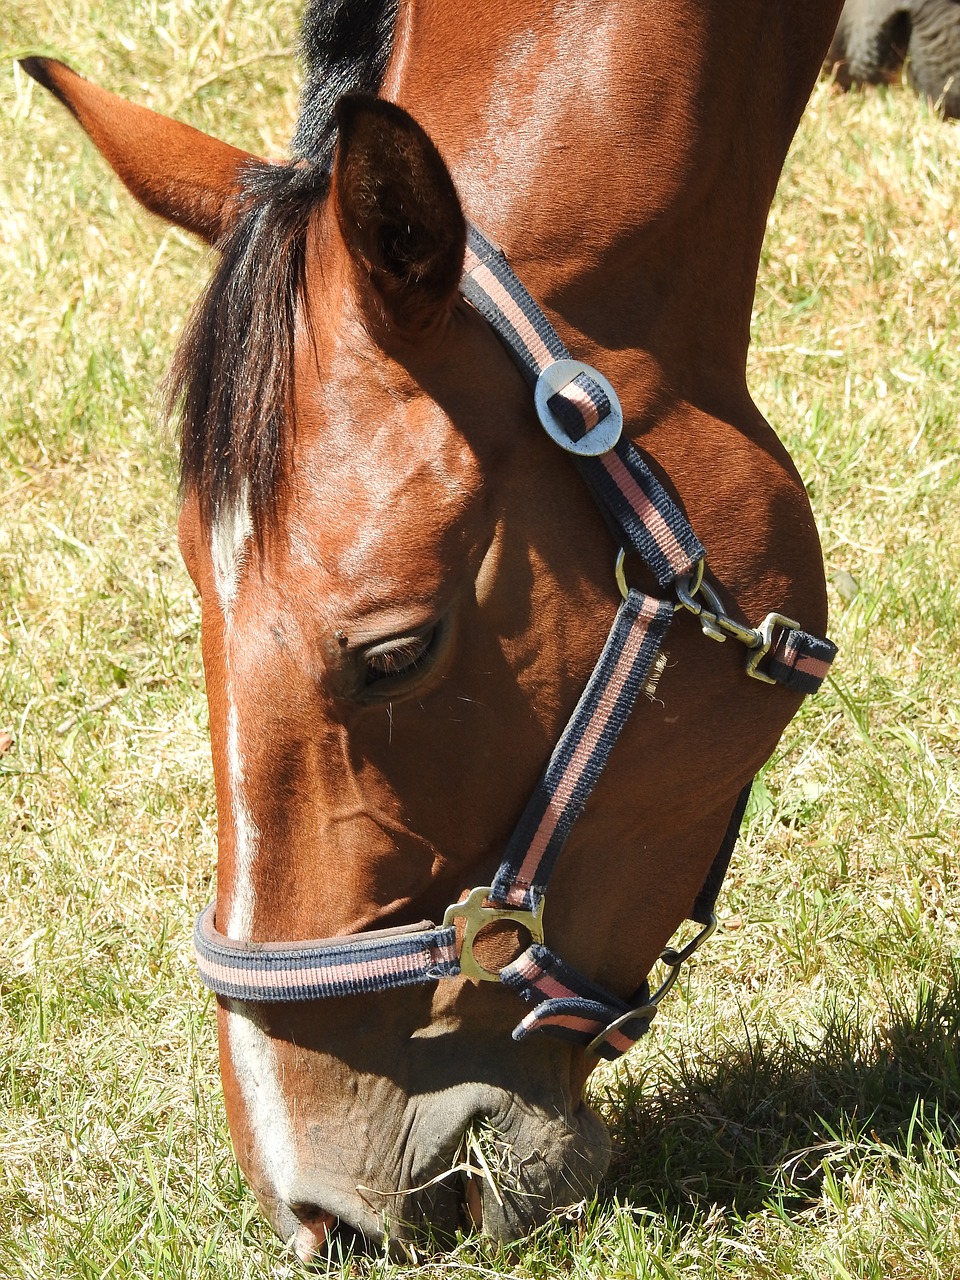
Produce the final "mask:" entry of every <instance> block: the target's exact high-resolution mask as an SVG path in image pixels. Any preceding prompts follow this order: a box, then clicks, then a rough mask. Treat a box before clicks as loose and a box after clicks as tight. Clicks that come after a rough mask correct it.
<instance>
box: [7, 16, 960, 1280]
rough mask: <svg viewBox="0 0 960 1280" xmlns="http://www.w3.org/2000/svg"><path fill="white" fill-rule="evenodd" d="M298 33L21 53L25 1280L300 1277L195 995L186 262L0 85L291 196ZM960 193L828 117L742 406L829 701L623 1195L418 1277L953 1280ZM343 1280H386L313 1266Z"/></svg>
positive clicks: (871, 106) (957, 169)
mask: <svg viewBox="0 0 960 1280" xmlns="http://www.w3.org/2000/svg"><path fill="white" fill-rule="evenodd" d="M295 8H296V6H294V5H293V4H290V3H287V2H286V0H281V3H279V4H277V3H275V4H273V5H272V6H270V7H269V8H267V7H266V6H262V5H261V4H260V3H259V0H236V2H234V0H219V2H218V3H211V2H210V0H164V2H163V3H160V2H159V0H138V2H137V3H134V0H110V2H109V3H106V0H67V2H66V3H63V4H57V5H54V4H53V3H52V0H31V3H30V5H29V6H27V4H26V3H25V0H24V3H22V4H20V0H14V5H13V8H12V10H11V9H10V7H9V6H8V7H6V8H5V9H4V10H3V12H2V15H0V48H2V51H3V55H4V56H3V62H2V68H0V99H2V101H0V130H2V147H3V155H4V166H3V169H2V172H0V291H2V296H3V300H4V305H3V311H2V316H0V338H2V345H0V352H2V355H0V358H2V361H3V373H2V376H0V424H2V425H0V459H2V465H0V584H2V590H0V605H2V608H3V623H2V631H0V653H2V659H0V735H2V734H3V733H4V732H6V733H8V734H9V735H11V736H12V738H13V743H12V745H11V746H9V747H8V748H7V749H6V750H4V751H2V754H0V822H2V829H3V832H4V851H3V857H2V861H0V1044H2V1046H3V1049H2V1056H0V1157H2V1158H0V1223H2V1224H3V1225H2V1227H0V1274H3V1275H4V1276H6V1277H10V1280H27V1278H30V1280H33V1278H34V1277H40V1276H41V1275H42V1276H43V1277H44V1280H52V1278H54V1277H63V1278H64V1280H77V1278H78V1277H79V1278H82V1280H87V1278H88V1277H89V1278H91V1280H93V1278H94V1277H96V1278H98V1280H105V1278H107V1277H111V1278H113V1277H115V1278H116V1280H121V1278H122V1277H142V1276H143V1277H146V1276H149V1277H157V1278H162V1280H173V1278H174V1277H198V1276H201V1275H202V1276H204V1277H213V1278H215V1277H224V1278H225V1280H226V1278H228V1277H229V1278H230V1280H236V1278H238V1277H247V1276H250V1277H261V1276H277V1277H280V1276H287V1275H291V1276H293V1275H296V1274H297V1273H298V1271H299V1268H298V1267H297V1265H296V1264H294V1263H293V1262H292V1261H290V1260H289V1259H288V1258H287V1257H285V1255H284V1253H283V1251H282V1249H281V1247H280V1245H279V1244H278V1243H277V1242H276V1241H275V1240H274V1238H273V1236H272V1235H271V1233H270V1232H269V1230H268V1229H267V1228H266V1227H265V1225H264V1224H263V1222H262V1220H261V1218H260V1217H259V1215H258V1213H257V1211H256V1208H255V1205H254V1203H253V1200H252V1197H251V1196H250V1194H249V1192H248V1191H247V1190H246V1189H245V1187H244V1186H243V1184H242V1181H241V1179H240V1178H239V1176H238V1173H237V1170H236V1167H235V1164H234V1162H233V1159H232V1156H231V1154H230V1148H229V1141H228V1136H227V1133H226V1128H225V1124H224V1120H223V1115H222V1109H221V1104H220V1100H219V1080H218V1073H217V1065H216V1049H215V1042H214V1030H213V1020H212V1015H211V1010H210V1008H209V1006H208V1004H207V1003H206V1002H205V1001H204V999H203V998H202V997H201V996H200V994H199V993H198V986H197V983H196V980H195V977H194V973H193V970H192V962H191V956H190V942H189V938H190V929H191V923H192V917H193V913H194V911H195V909H196V908H197V906H198V905H199V904H201V903H203V902H205V901H206V900H207V898H208V896H209V894H210V889H211V878H212V874H213V867H214V834H213V829H212V821H213V818H212V815H213V796H212V782H211V777H210V766H209V751H208V743H207V727H206V711H205V704H204V698H203V690H202V681H201V671H200V658H199V614H198V609H197V605H196V602H195V600H194V598H193V594H192V589H191V588H190V587H189V584H188V582H187V579H186V575H185V573H184V571H183V569H182V567H181V565H180V563H179V559H178V555H177V551H176V546H175V521H176V482H175V470H176V466H175V450H174V447H173V443H172V441H171V439H170V437H169V434H168V433H167V431H166V429H165V428H164V427H163V426H162V425H160V424H159V412H158V409H157V403H158V397H157V394H156V388H157V386H158V384H159V383H160V381H161V379H162V377H163V374H164V371H165V369H166V367H167V363H168V360H169V356H170V352H171V348H172V344H173V342H174V340H175V338H176V334H177V332H178V330H179V327H180V325H181V323H182V320H183V317H184V315H185V314H186V312H187V309H188V306H189V302H190V300H191V298H192V297H193V296H194V294H195V291H196V289H197V287H198V281H200V280H202V278H203V274H204V271H205V269H206V258H205V255H204V252H203V251H202V250H201V249H199V248H198V247H197V246H196V245H195V244H194V243H193V242H192V241H191V240H190V239H189V238H188V237H186V236H184V235H181V234H180V233H179V232H177V231H173V230H170V229H167V228H164V227H162V226H160V225H159V224H157V223H156V222H153V221H151V220H150V219H149V218H148V217H147V216H146V215H144V214H141V213H140V212H139V211H138V210H137V209H136V208H135V207H134V206H133V204H132V202H131V201H130V200H129V199H128V198H127V197H126V195H125V194H124V193H123V192H122V191H121V190H120V189H119V188H118V186H117V184H116V183H115V182H114V181H113V179H112V178H111V177H110V176H108V174H107V172H106V170H105V167H104V166H103V164H102V163H101V162H100V161H99V159H98V158H97V157H96V156H95V154H94V153H93V151H92V149H91V148H90V147H89V146H87V145H85V144H84V143H82V142H81V140H80V138H79V136H78V133H77V131H76V129H75V128H74V127H73V126H72V124H71V122H70V121H69V119H68V118H67V117H66V114H65V113H64V112H63V111H62V109H60V108H59V107H58V106H57V104H55V103H54V102H53V101H51V100H50V99H49V98H47V97H46V96H45V95H44V94H42V92H41V91H40V90H39V89H38V88H36V87H35V86H33V85H32V84H31V82H29V81H27V80H26V79H25V78H23V77H22V76H20V75H18V74H17V73H16V72H15V71H14V70H13V69H12V59H13V58H14V57H15V56H16V54H18V53H25V52H28V51H29V52H38V51H39V52H44V51H46V52H51V53H59V54H62V55H66V54H69V55H70V56H71V57H72V58H73V60H74V61H75V63H76V65H77V66H78V68H79V69H81V70H84V71H85V72H87V73H88V74H90V75H91V76H94V77H97V78H100V79H101V80H102V81H103V82H104V83H106V84H108V85H110V86H111V87H113V88H114V89H116V90H117V91H119V92H123V93H126V94H128V95H130V96H133V97H136V98H137V99H139V100H141V101H145V102H147V103H149V104H150V105H152V106H154V107H156V108H157V109H159V110H164V111H173V110H176V111H177V112H178V113H179V114H180V115H181V117H182V118H184V119H186V120H188V121H190V122H191V123H193V124H196V125H198V126H199V127H201V128H207V129H210V130H212V131H215V132H218V133H220V134H221V135H222V136H226V137H227V138H228V139H229V140H230V141H233V142H235V143H237V144H239V145H243V146H245V147H248V148H250V149H255V150H261V151H264V152H266V153H267V154H270V155H277V154H280V153H281V152H282V150H283V146H284V142H285V139H286V138H287V137H288V136H289V133H290V129H291V125H292V120H293V116H294V111H295V105H296V83H297V80H296V67H295V64H294V62H293V61H292V59H291V57H290V54H289V45H290V43H291V42H292V33H293V32H294V31H295V24H296V14H295ZM958 190H960V133H958V130H957V127H956V126H949V125H943V124H941V123H939V122H937V121H936V120H935V119H934V118H933V117H932V116H931V115H930V113H929V112H928V111H927V109H926V107H925V106H924V105H923V104H922V103H920V102H919V101H918V100H917V99H916V98H915V97H914V96H913V95H912V94H911V93H910V92H908V91H907V90H905V89H900V88H897V89H892V90H890V91H882V92H874V93H871V94H869V95H867V96H862V97H861V96H850V97H843V96H840V95H837V94H835V93H834V92H832V91H831V90H830V88H829V86H826V85H821V86H819V87H818V89H817V90H816V92H815V94H814V97H813V101H812V104H811V107H810V109H809V111H808V113H807V115H806V117H805V119H804V122H803V125H802V127H801V131H800V134H799V136H798V139H797V141H796V143H795V145H794V148H793V150H792V152H791V156H790V160H789V162H788V166H787V170H786V173H785V176H784V181H783V183H782V185H781V189H780V193H779V195H778V199H777V204H776V208H775V209H774V211H773V213H772V215H771V220H770V233H769V236H768V239H767V243H766V247H765V249H764V255H763V261H762V264H761V273H760V282H759V289H758V294H757V304H756V315H755V323H754V347H753V353H752V358H751V367H750V380H751V386H752V388H753V390H754V393H755V396H756V398H757V400H758V402H759V403H760V405H761V407H762V408H763V409H764V411H765V412H766V413H767V415H768V417H769V418H770V419H771V421H773V422H774V423H775V424H777V426H778V428H779V429H780V431H781V433H782V434H783V436H784V438H785V440H786V441H787V443H788V444H789V446H790V448H791V451H792V452H793V455H794V457H795V458H796V460H797V462H798V465H799V467H800V469H801V472H802V473H803V475H804V476H805V478H806V479H807V481H808V484H809V487H810V491H811V494H812V497H813V500H814V504H815V507H816V510H817V513H818V519H819V523H820V528H821V531H822V535H823V541H824V550H825V556H826V561H827V566H828V574H829V575H830V577H831V582H832V587H831V595H832V600H831V604H832V624H831V634H832V635H833V637H834V638H835V639H836V640H837V641H838V642H839V643H840V645H841V659H840V661H839V663H838V668H837V672H836V676H835V678H834V679H833V680H832V681H831V683H830V685H829V686H828V687H827V688H826V689H825V690H824V691H823V692H822V693H821V695H819V696H818V697H817V698H816V699H812V700H810V701H809V702H808V704H807V705H806V706H805V707H804V708H803V711H802V712H801V715H800V716H799V717H798V720H797V721H796V722H795V724H794V725H793V726H792V727H791V729H790V731H789V732H788V734H787V736H786V737H785V739H784V741H783V743H782V745H781V748H780V750H779V752H778V756H777V758H776V759H775V760H774V761H773V762H772V763H771V765H770V767H769V768H768V769H767V770H766V771H765V772H764V774H763V777H762V779H761V783H760V785H759V786H758V788H757V792H756V795H755V797H754V800H753V802H752V805H751V809H750V812H749V815H748V824H747V828H746V838H745V841H744V846H743V848H742V850H741V852H740V854H739V855H738V857H737V859H736V862H735V866H734V869H733V871H732V873H731V877H730V881H729V885H728V888H727V890H726V892H725V896H724V899H723V912H724V916H725V925H724V928H723V929H722V930H721V933H720V935H719V938H718V939H717V940H715V941H714V942H712V943H711V945H710V947H709V948H708V949H707V950H706V952H705V953H703V956H702V959H700V958H698V960H697V962H696V964H695V965H694V966H692V968H691V972H690V974H689V976H688V977H687V978H686V979H685V981H684V983H683V984H682V985H681V987H680V989H679V991H678V994H676V995H675V996H673V997H672V998H671V1000H670V1003H669V1005H668V1006H667V1008H665V1010H664V1012H663V1015H662V1016H661V1018H660V1019H659V1020H658V1022H657V1024H656V1025H655V1028H654V1030H653V1032H652V1033H651V1035H650V1036H649V1037H648V1038H647V1040H646V1041H645V1042H644V1043H643V1044H642V1046H641V1047H640V1048H639V1049H638V1050H637V1051H636V1052H635V1053H634V1054H632V1055H631V1056H630V1057H629V1059H628V1060H627V1062H626V1063H624V1064H622V1065H620V1066H619V1067H617V1068H604V1069H603V1070H602V1071H601V1072H600V1073H598V1076H597V1078H596V1081H595V1092H596V1096H597V1099H598V1102H599V1105H600V1106H601V1107H602V1108H603V1109H604V1111H605V1112H606V1114H607V1116H608V1118H609V1119H610V1123H611V1126H612V1128H613V1130H614V1136H615V1138H616V1144H617V1147H616V1156H615V1159H614V1163H613V1167H612V1169H611V1173H610V1177H609V1179H608V1183H607V1185H606V1186H605V1188H604V1189H603V1194H602V1196H601V1197H600V1198H598V1200H597V1201H596V1202H595V1203H593V1204H590V1205H582V1206H578V1207H576V1208H575V1209H573V1210H571V1212H570V1213H569V1214H568V1215H567V1216H566V1218H564V1219H561V1220H560V1221H559V1222H557V1223H554V1224H551V1225H550V1226H548V1227H547V1228H544V1229H543V1230H541V1231H540V1232H539V1233H538V1234H536V1235H535V1236H533V1237H532V1238H531V1239H530V1240H529V1241H527V1242H525V1243H524V1244H522V1245H520V1246H517V1247H516V1248H514V1249H513V1250H510V1251H500V1250H497V1249H495V1248H494V1247H492V1246H490V1245H489V1244H485V1243H483V1242H482V1241H476V1240H467V1241H464V1242H463V1244H462V1245H461V1246H460V1247H459V1249H458V1250H457V1251H456V1253H455V1254H453V1255H452V1256H449V1257H446V1258H437V1259H428V1260H426V1261H425V1262H424V1263H423V1265H422V1266H421V1269H420V1270H421V1272H422V1274H424V1275H426V1276H428V1277H442V1276H447V1275H453V1274H456V1275H457V1276H463V1277H487V1276H494V1275H502V1274H509V1275H516V1276H523V1277H535V1278H538V1280H539V1278H540V1277H544V1278H546V1277H552V1276H554V1275H559V1274H564V1275H571V1276H587V1277H595V1276H600V1275H603V1276H631V1277H658V1278H659V1280H663V1278H672V1277H684V1278H686V1277H713V1276H717V1275H720V1276H724V1277H744V1278H749V1280H760V1278H761V1277H764V1278H766V1277H773V1276H777V1277H783V1276H787V1277H797V1278H800V1277H810V1278H811V1280H813V1278H816V1280H823V1278H824V1277H836V1278H837V1280H848V1278H850V1277H853V1278H855V1280H872V1278H873V1277H876V1278H877V1280H921V1277H922V1280H933V1278H934V1277H937V1278H939V1277H943V1278H944V1280H948V1278H949V1280H955V1277H956V1276H957V1275H960V1159H958V1150H957V1148H958V1124H960V968H958V964H957V957H958V955H960V938H958V932H960V913H958V909H957V905H956V904H957V901H958V893H960V885H958V862H957V857H956V851H957V844H958V826H960V823H958V813H960V795H958V792H960V771H958V769H957V760H958V758H960V689H958V685H960V673H958V663H957V654H958V651H960V649H958V641H960V636H958V625H957V621H956V619H957V616H958V613H960V600H958V588H957V583H958V581H960V500H958V499H960V493H958V484H960V481H958V477H960V430H958V419H960V413H958V409H960V333H958V328H960V319H958V317H960V270H958V265H960V264H958V258H960V214H958V212H957V209H958V203H957V198H956V193H957V191H958ZM3 741H4V739H3V738H2V737H0V745H2V743H3ZM482 1154H483V1148H482V1145H477V1146H476V1150H474V1151H472V1152H468V1155H469V1156H470V1158H471V1159H472V1160H473V1161H474V1163H475V1162H476V1159H478V1158H479V1156H480V1155H482ZM351 1269H352V1272H353V1273H354V1274H357V1275H369V1276H371V1277H377V1276H383V1277H391V1278H394V1277H398V1276H399V1275H401V1274H402V1269H398V1268H396V1267H395V1266H393V1265H392V1264H389V1263H387V1262H385V1261H380V1260H377V1259H373V1260H367V1261H364V1262H362V1263H361V1262H358V1261H353V1262H350V1261H349V1260H345V1261H344V1262H343V1263H342V1264H334V1263H331V1273H332V1274H335V1275H340V1274H345V1273H346V1272H348V1271H350V1270H351Z"/></svg>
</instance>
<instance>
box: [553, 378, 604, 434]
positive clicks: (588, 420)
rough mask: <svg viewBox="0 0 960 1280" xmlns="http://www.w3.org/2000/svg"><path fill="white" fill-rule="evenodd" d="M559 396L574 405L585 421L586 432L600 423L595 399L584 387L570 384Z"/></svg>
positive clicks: (574, 383) (562, 389) (573, 383)
mask: <svg viewBox="0 0 960 1280" xmlns="http://www.w3.org/2000/svg"><path fill="white" fill-rule="evenodd" d="M557 394H558V395H561V396H563V398H564V400H566V401H568V402H569V403H570V404H572V405H573V407H574V408H575V409H576V411H577V413H579V415H580V417H581V418H582V419H583V427H584V430H585V431H592V430H593V428H594V427H595V426H596V425H597V423H598V422H599V421H600V414H599V413H598V412H597V406H596V404H595V403H594V401H593V397H592V396H590V395H588V394H587V393H586V391H584V389H583V388H582V387H578V386H577V384H576V382H568V383H567V385H566V386H565V387H563V388H561V390H560V391H558V392H557Z"/></svg>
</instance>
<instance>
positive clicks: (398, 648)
mask: <svg viewBox="0 0 960 1280" xmlns="http://www.w3.org/2000/svg"><path fill="white" fill-rule="evenodd" d="M437 630H438V628H437V627H425V628H424V629H423V630H422V631H417V632H414V634H413V635H409V636H397V637H396V639H394V640H385V641H384V642H383V643H382V644H375V645H372V646H371V647H370V648H369V649H367V650H365V652H364V655H363V657H364V661H365V663H366V679H365V681H364V683H365V684H366V686H367V687H368V688H369V686H370V685H372V684H376V683H377V682H378V681H379V680H393V679H396V678H397V677H398V676H409V675H412V674H413V672H414V671H416V670H418V669H419V668H420V667H421V666H422V665H423V664H424V662H425V660H426V659H427V657H428V655H429V654H430V651H431V649H432V648H433V642H434V640H435V639H436V636H437Z"/></svg>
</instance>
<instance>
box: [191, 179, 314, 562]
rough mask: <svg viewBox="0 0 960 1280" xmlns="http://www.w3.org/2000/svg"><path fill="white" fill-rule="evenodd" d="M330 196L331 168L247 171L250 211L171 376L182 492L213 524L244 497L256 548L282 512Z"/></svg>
mask: <svg viewBox="0 0 960 1280" xmlns="http://www.w3.org/2000/svg"><path fill="white" fill-rule="evenodd" d="M328 189H329V174H328V172H327V170H326V169H317V168H315V167H314V166H307V167H297V166H293V165H290V166H281V165H269V164H257V165H252V166H250V167H249V169H248V170H247V172H246V173H245V175H244V180H243V189H242V192H241V195H240V199H241V201H242V202H243V211H242V212H241V213H240V214H239V215H238V217H237V218H236V220H235V222H234V224H233V226H232V227H231V229H230V231H229V232H228V234H227V236H226V237H225V239H224V240H223V241H222V242H221V244H220V245H219V246H218V248H219V251H220V261H219V262H218V264H217V267H216V269H215V271H214V273H213V276H212V278H211V280H210V282H209V283H208V285H207V287H206V289H205V291H204V293H203V294H202V296H201V298H200V301H199V303H198V306H197V308H196V310H195V312H194V315H193V317H192V319H191V321H190V323H189V324H188V326H187V329H186V332H185V333H184V335H183V337H182V339H181V341H180V344H179V346H178V348H177V352H176V355H175V357H174V363H173V368H172V370H171V376H170V402H171V404H172V405H177V406H179V409H180V413H181V441H180V477H181V486H182V488H183V490H184V491H186V490H188V489H190V490H194V491H195V492H196V495H197V498H198V501H199V504H200V510H201V513H202V516H203V518H204V520H205V522H206V523H208V524H210V523H212V522H213V520H214V519H215V517H216V516H217V513H218V512H220V511H222V510H223V509H224V508H225V507H228V506H237V505H238V504H239V502H240V499H241V496H242V495H245V497H246V501H247V502H248V504H249V510H250V517H251V520H252V523H253V531H254V535H255V536H256V537H258V538H259V537H260V536H262V534H263V531H264V528H265V526H266V524H267V522H268V520H269V518H270V516H271V514H272V512H273V511H274V510H275V500H276V493H277V484H278V478H279V474H280V462H281V459H282V456H283V450H284V447H285V444H286V437H287V430H288V423H287V417H288V415H287V408H288V405H289V402H290V397H291V393H292V386H293V348H294V326H295V320H296V312H297V306H298V303H299V300H300V297H301V295H302V292H303V287H304V256H305V246H306V233H307V227H308V225H309V221H310V215H311V213H312V211H313V210H314V208H315V207H316V206H317V204H318V203H319V202H321V201H322V200H323V198H324V196H325V195H326V192H327V190H328Z"/></svg>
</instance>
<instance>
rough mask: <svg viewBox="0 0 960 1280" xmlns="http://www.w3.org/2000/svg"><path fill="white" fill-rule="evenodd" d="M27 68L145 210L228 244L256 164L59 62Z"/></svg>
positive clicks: (33, 61)
mask: <svg viewBox="0 0 960 1280" xmlns="http://www.w3.org/2000/svg"><path fill="white" fill-rule="evenodd" d="M20 65H21V67H23V69H24V71H26V73H27V75H29V76H32V77H33V79H34V80H36V81H37V82H38V83H39V84H42V85H43V87H44V88H45V89H49V91H50V92H51V93H52V94H53V96H54V97H55V98H57V99H58V100H59V101H60V102H62V103H63V105H64V106H65V107H66V108H67V110H68V111H70V112H71V113H72V114H73V116H74V117H75V118H76V120H77V121H78V122H79V124H80V125H81V126H82V128H83V129H85V130H86V132H87V133H88V134H89V136H90V138H91V140H92V141H93V143H94V145H95V146H96V147H97V149H98V150H99V151H100V152H101V154H102V155H103V157H104V159H105V160H106V161H107V162H108V163H109V164H110V165H111V166H112V168H113V169H114V170H115V171H116V173H117V175H118V176H119V178H120V179H121V181H122V182H123V183H124V185H125V186H126V187H127V188H128V189H129V190H130V192H131V193H132V194H133V195H134V196H135V197H136V198H137V199H138V200H139V201H140V203H141V204H142V205H144V206H145V207H146V208H147V209H149V210H150V211H151V212H152V213H156V214H159V215H160V217H161V218H166V219H167V221H168V222H175V223H176V224H177V226H180V227H184V228H185V229H186V230H187V231H192V232H194V234H195V235H198V236H201V237H202V238H203V239H204V240H206V241H207V242H208V243H211V244H212V243H214V242H215V241H217V240H219V239H220V237H221V236H222V235H223V234H224V232H225V231H226V230H227V229H228V227H229V226H230V223H231V221H232V220H233V218H234V216H235V215H236V213H237V210H238V201H237V198H236V197H237V193H238V189H239V180H240V174H241V170H242V169H243V168H244V166H245V165H248V164H250V163H251V162H255V161H256V157H255V156H252V155H250V154H249V153H248V152H246V151H240V150H238V148H237V147H231V146H229V145H228V144H227V143H225V142H218V141H217V139H216V138H211V137H209V136H208V135H207V134H205V133H201V132H200V131H199V130H198V129H193V128H191V127H190V126H189V125H186V124H181V123H179V122H178V121H176V120H170V119H168V117H166V116H161V115H158V114H157V112H155V111H150V110H148V109H147V108H146V107H138V106H136V105H134V104H133V103H132V102H127V101H126V100H125V99H124V98H121V97H118V96H117V94H115V93H108V92H107V90H106V89H101V88H99V86H97V85H95V84H91V82H90V81H89V80H85V79H84V78H83V76H79V75H77V73H76V72H75V71H71V69H70V68H69V67H68V66H66V65H65V64H64V63H62V62H57V61H56V60H55V59H53V58H23V59H22V60H21V62H20Z"/></svg>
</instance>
